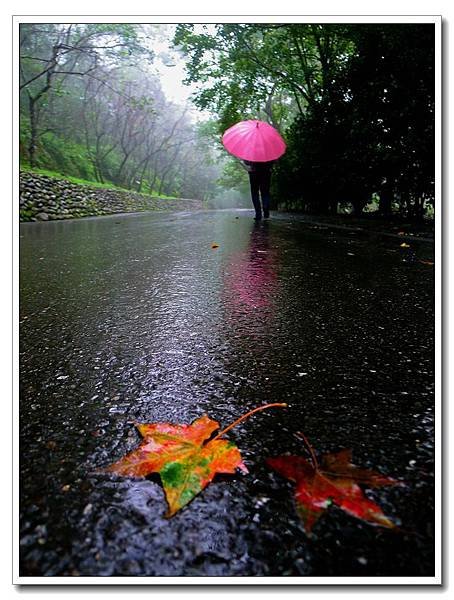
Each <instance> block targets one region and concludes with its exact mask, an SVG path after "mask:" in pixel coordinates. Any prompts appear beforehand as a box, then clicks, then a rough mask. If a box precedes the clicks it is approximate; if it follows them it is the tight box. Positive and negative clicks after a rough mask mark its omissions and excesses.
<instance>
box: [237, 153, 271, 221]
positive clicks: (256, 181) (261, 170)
mask: <svg viewBox="0 0 454 600" xmlns="http://www.w3.org/2000/svg"><path fill="white" fill-rule="evenodd" d="M241 162H242V164H243V165H244V166H245V168H246V170H247V172H248V173H249V183H250V186H251V198H252V204H253V205H254V210H255V220H256V221H260V220H261V219H262V214H263V218H264V219H269V218H270V184H271V170H272V168H273V164H274V160H270V161H267V162H252V161H249V160H243V161H241ZM260 201H261V202H260ZM262 211H263V212H262Z"/></svg>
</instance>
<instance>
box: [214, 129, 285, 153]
mask: <svg viewBox="0 0 454 600" xmlns="http://www.w3.org/2000/svg"><path fill="white" fill-rule="evenodd" d="M222 143H223V144H224V147H225V148H226V150H228V151H229V152H230V154H233V156H236V157H237V158H241V159H243V160H250V161H251V162H268V161H269V160H276V159H277V158H279V157H280V156H282V155H283V154H284V152H285V150H286V145H285V142H284V140H283V139H282V137H281V136H280V134H279V133H278V132H277V131H276V129H274V127H271V125H268V123H265V122H264V121H257V120H249V121H240V122H239V123H236V125H233V126H232V127H230V128H229V129H227V131H226V132H225V133H224V135H223V136H222Z"/></svg>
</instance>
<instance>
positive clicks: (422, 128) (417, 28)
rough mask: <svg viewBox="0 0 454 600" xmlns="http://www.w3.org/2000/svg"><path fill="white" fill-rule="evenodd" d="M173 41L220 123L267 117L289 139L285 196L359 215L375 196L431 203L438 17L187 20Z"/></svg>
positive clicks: (382, 200)
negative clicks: (433, 21) (421, 20)
mask: <svg viewBox="0 0 454 600" xmlns="http://www.w3.org/2000/svg"><path fill="white" fill-rule="evenodd" d="M174 43H175V45H176V46H177V47H179V48H180V49H181V50H182V51H183V52H184V53H185V54H186V55H187V57H188V59H189V61H188V67H187V74H188V77H187V81H188V82H193V83H194V82H198V83H199V84H200V87H199V91H198V93H197V94H196V96H195V100H194V101H195V103H196V104H197V106H199V107H200V108H203V109H207V108H208V109H210V110H212V111H213V112H214V114H216V116H217V119H218V123H219V132H222V131H224V130H225V129H226V128H227V127H229V126H230V125H232V124H233V123H235V122H236V121H239V120H242V119H245V118H260V119H264V120H267V121H268V122H269V123H270V124H272V125H273V126H275V127H276V128H278V129H280V130H281V132H282V133H283V134H284V136H285V137H286V140H287V143H288V151H287V153H286V155H285V156H284V157H283V159H281V161H280V163H279V167H278V172H277V177H276V178H275V189H274V192H275V196H276V197H277V199H278V200H279V203H280V204H281V205H283V206H286V207H293V208H299V209H304V210H308V211H312V212H337V210H338V208H339V206H340V205H347V204H350V205H351V206H352V207H353V210H354V211H355V213H356V214H360V213H361V212H362V211H363V210H364V208H365V207H366V206H367V205H368V204H369V203H370V202H371V201H372V199H373V198H377V199H378V200H379V206H380V211H381V212H382V214H383V215H386V216H389V214H390V213H391V210H392V209H393V208H398V209H400V210H401V211H402V212H405V213H406V214H407V216H411V217H413V216H415V217H421V216H423V214H424V211H425V209H426V208H427V206H428V205H429V204H433V201H434V164H433V163H434V161H433V154H434V139H433V138H434V130H433V127H434V26H433V25H430V24H427V25H426V24H421V25H417V24H415V25H414V24H401V25H397V24H389V25H388V24H386V25H384V24H370V25H366V24H365V25H358V24H355V25H349V24H294V23H290V24H287V23H273V24H218V25H215V26H210V27H208V26H205V27H204V28H202V29H201V28H200V26H194V25H187V24H181V25H179V26H178V28H177V31H176V35H175V38H174Z"/></svg>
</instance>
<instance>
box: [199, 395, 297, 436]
mask: <svg viewBox="0 0 454 600" xmlns="http://www.w3.org/2000/svg"><path fill="white" fill-rule="evenodd" d="M273 406H280V407H285V406H288V404H286V403H285V402H273V403H272V404H265V405H264V406H257V408H254V409H253V410H250V411H249V412H247V413H246V414H244V415H243V416H242V417H240V418H239V419H237V420H236V421H234V422H233V423H231V424H230V425H228V426H227V427H226V428H225V429H223V430H222V431H220V432H219V433H218V434H217V435H216V436H215V437H214V438H213V439H211V440H209V441H210V442H214V440H217V439H218V438H220V437H221V436H223V435H224V434H225V433H227V431H229V430H230V429H232V428H233V427H236V425H238V423H241V421H244V420H245V419H247V418H248V417H250V416H251V415H253V414H254V413H256V412H259V411H261V410H265V409H266V408H271V407H273Z"/></svg>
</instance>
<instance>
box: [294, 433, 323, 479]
mask: <svg viewBox="0 0 454 600" xmlns="http://www.w3.org/2000/svg"><path fill="white" fill-rule="evenodd" d="M296 435H297V437H299V438H301V439H302V440H303V442H304V443H305V444H306V447H307V449H308V450H309V452H310V455H311V458H312V463H313V465H314V469H315V470H316V471H319V470H320V469H319V466H318V461H317V457H316V456H315V452H314V449H313V448H312V446H311V445H310V444H309V441H308V439H307V437H306V436H305V435H304V433H303V432H302V431H298V432H297V434H296Z"/></svg>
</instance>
